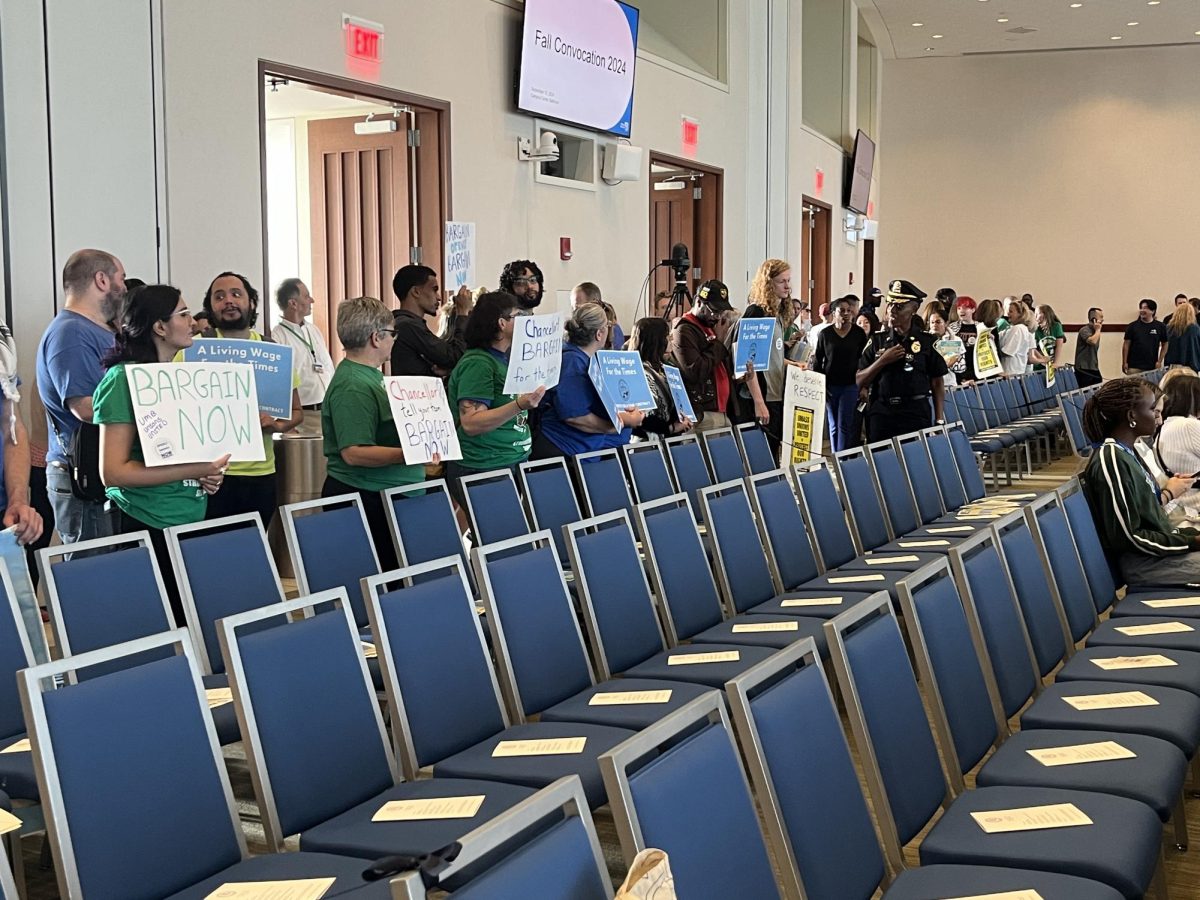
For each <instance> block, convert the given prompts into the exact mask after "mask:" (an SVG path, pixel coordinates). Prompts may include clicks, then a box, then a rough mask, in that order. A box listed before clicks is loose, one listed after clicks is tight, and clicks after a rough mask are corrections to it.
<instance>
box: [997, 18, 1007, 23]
mask: <svg viewBox="0 0 1200 900" xmlns="http://www.w3.org/2000/svg"><path fill="white" fill-rule="evenodd" d="M996 21H997V22H1007V21H1008V19H1004V18H1001V19H997V20H996Z"/></svg>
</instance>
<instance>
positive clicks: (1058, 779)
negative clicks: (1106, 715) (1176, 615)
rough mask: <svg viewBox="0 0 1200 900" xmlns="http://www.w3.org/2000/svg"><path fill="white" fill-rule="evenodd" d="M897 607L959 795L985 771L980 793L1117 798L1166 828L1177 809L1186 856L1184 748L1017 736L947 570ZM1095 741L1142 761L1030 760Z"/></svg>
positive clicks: (1071, 735)
mask: <svg viewBox="0 0 1200 900" xmlns="http://www.w3.org/2000/svg"><path fill="white" fill-rule="evenodd" d="M900 605H901V607H902V608H903V610H904V618H905V622H906V623H907V624H908V634H909V638H910V640H911V643H912V647H913V656H914V657H915V658H916V661H917V668H918V670H919V671H920V673H921V681H922V684H923V685H925V688H926V690H925V696H926V698H927V700H928V707H929V710H930V712H931V714H932V718H933V721H934V726H935V728H936V730H937V731H938V734H939V739H940V746H941V748H942V754H943V756H944V758H945V759H946V762H947V768H948V770H949V773H950V782H951V785H952V786H953V789H954V790H955V792H961V791H962V790H964V788H965V784H964V780H963V776H964V775H966V774H967V773H968V772H971V771H972V770H974V769H975V768H976V767H977V766H979V765H980V763H982V768H980V769H979V771H978V773H977V774H976V778H975V783H976V785H978V786H980V787H991V786H995V785H1000V786H1004V785H1022V786H1026V787H1046V788H1068V789H1070V790H1077V791H1095V792H1099V793H1103V794H1114V795H1116V796H1119V797H1128V798H1130V799H1131V800H1137V801H1139V802H1140V803H1143V804H1145V805H1146V806H1149V807H1150V808H1151V809H1153V810H1154V811H1155V813H1156V814H1157V815H1158V817H1159V819H1160V820H1161V821H1163V822H1166V821H1167V820H1168V819H1170V818H1171V815H1172V812H1173V811H1174V810H1175V809H1176V808H1178V809H1179V815H1178V817H1177V818H1176V822H1175V829H1176V834H1177V835H1182V841H1181V843H1182V844H1183V846H1184V848H1186V845H1187V821H1186V818H1185V815H1184V812H1183V809H1184V806H1183V794H1182V788H1183V781H1184V778H1185V777H1186V775H1187V757H1185V756H1184V755H1183V753H1182V752H1181V751H1180V749H1179V748H1178V747H1176V746H1175V745H1174V744H1172V743H1170V742H1169V741H1164V740H1161V739H1159V738H1155V737H1147V736H1145V735H1130V734H1120V733H1115V732H1110V733H1108V734H1098V733H1097V732H1094V731H1090V732H1089V731H1067V730H1053V731H1052V730H1047V729H1043V730H1038V729H1033V730H1031V731H1022V732H1020V733H1019V734H1017V735H1011V734H1010V732H1009V728H1008V720H1007V718H1006V717H1005V716H1004V715H1003V713H1002V711H1001V709H1000V705H999V699H1000V695H999V692H998V690H997V688H996V683H995V681H994V680H993V679H992V677H991V673H990V670H989V667H987V666H986V665H985V664H984V663H983V662H981V657H983V658H985V659H986V657H987V655H988V651H987V647H986V644H985V642H984V640H983V637H982V635H981V634H980V628H979V623H978V621H977V620H976V621H974V622H972V621H970V617H969V615H968V608H967V607H964V605H963V603H962V599H961V597H960V596H959V592H958V587H957V585H956V584H955V582H954V579H953V578H952V577H951V575H950V568H949V565H948V564H947V563H945V562H940V563H935V564H933V565H931V566H928V567H927V568H925V569H922V570H921V571H920V572H914V573H913V574H912V575H910V576H909V577H908V578H907V579H905V580H904V582H902V583H901V585H900ZM1097 741H1114V742H1118V743H1120V744H1121V746H1122V747H1124V748H1125V749H1126V750H1129V751H1131V752H1132V753H1134V754H1135V758H1132V759H1118V760H1105V761H1102V762H1097V763H1092V764H1088V765H1075V766H1070V765H1068V766H1044V765H1042V764H1041V763H1039V762H1037V761H1036V760H1034V759H1031V758H1030V753H1031V752H1033V751H1036V750H1046V749H1052V748H1057V747H1064V746H1072V745H1079V744H1091V743H1095V742H1097ZM993 747H995V748H996V749H995V752H993V753H991V755H990V756H989V755H988V753H989V750H991V748H993ZM985 758H986V761H984V760H985Z"/></svg>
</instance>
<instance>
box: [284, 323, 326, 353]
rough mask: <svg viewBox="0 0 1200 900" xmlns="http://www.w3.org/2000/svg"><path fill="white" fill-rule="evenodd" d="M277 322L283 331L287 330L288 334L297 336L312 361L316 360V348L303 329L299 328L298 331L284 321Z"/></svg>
mask: <svg viewBox="0 0 1200 900" xmlns="http://www.w3.org/2000/svg"><path fill="white" fill-rule="evenodd" d="M279 324H280V326H282V328H283V330H284V331H286V332H288V334H292V335H295V336H296V337H297V338H299V339H300V341H301V343H303V344H304V346H305V347H307V348H308V353H309V355H310V356H311V357H312V358H313V362H316V360H317V351H316V348H315V347H314V346H313V342H312V339H311V338H310V337H309V336H308V335H307V334H305V333H304V329H303V328H301V329H300V330H299V331H295V330H293V329H292V328H291V327H290V326H289V325H288V324H287V323H286V322H280V323H279Z"/></svg>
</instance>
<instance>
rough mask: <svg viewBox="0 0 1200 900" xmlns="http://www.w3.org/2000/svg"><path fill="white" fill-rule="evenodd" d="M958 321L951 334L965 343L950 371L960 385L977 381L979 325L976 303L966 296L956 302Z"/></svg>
mask: <svg viewBox="0 0 1200 900" xmlns="http://www.w3.org/2000/svg"><path fill="white" fill-rule="evenodd" d="M954 309H955V311H956V312H957V313H958V321H957V322H951V323H950V325H949V326H948V330H949V332H950V333H951V334H952V335H954V336H955V337H956V338H958V339H959V340H960V341H962V342H963V353H962V355H961V356H959V357H958V359H957V360H955V362H954V365H953V366H951V367H950V371H951V372H953V373H954V377H955V378H956V379H957V381H958V383H959V384H966V383H967V382H970V381H974V380H975V340H976V338H977V336H978V334H979V323H977V322H976V321H975V301H974V300H973V299H972V298H970V297H968V296H967V295H966V294H963V295H960V296H959V298H958V299H957V300H955V301H954Z"/></svg>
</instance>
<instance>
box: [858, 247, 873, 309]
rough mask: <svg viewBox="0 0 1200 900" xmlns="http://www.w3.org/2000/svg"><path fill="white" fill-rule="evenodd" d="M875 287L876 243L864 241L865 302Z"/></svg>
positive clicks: (863, 290) (863, 285) (863, 291)
mask: <svg viewBox="0 0 1200 900" xmlns="http://www.w3.org/2000/svg"><path fill="white" fill-rule="evenodd" d="M873 287H875V241H874V240H864V241H863V274H862V285H861V288H862V297H863V300H864V301H865V300H866V299H867V295H868V294H870V293H871V288H873Z"/></svg>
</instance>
